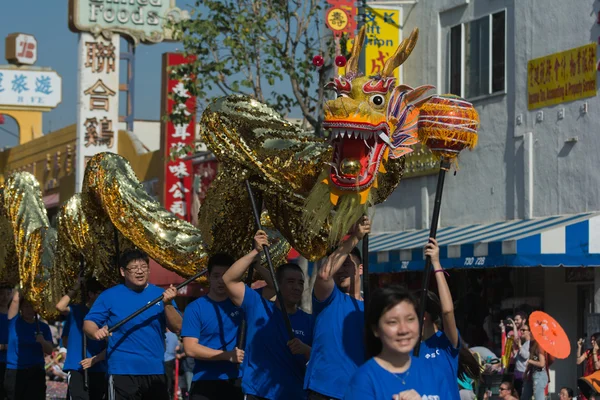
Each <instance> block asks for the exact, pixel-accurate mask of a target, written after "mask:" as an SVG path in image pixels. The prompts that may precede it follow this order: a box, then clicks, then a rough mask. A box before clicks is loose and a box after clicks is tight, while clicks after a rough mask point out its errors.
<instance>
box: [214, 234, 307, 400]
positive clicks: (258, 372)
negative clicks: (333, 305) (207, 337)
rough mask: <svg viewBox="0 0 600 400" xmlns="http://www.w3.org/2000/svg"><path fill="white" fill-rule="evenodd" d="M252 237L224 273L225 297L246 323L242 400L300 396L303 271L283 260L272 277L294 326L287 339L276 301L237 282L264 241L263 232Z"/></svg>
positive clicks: (304, 345) (304, 348)
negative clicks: (252, 245) (248, 246)
mask: <svg viewBox="0 0 600 400" xmlns="http://www.w3.org/2000/svg"><path fill="white" fill-rule="evenodd" d="M254 241H255V248H254V250H252V251H251V252H250V253H248V254H246V255H245V256H244V257H242V258H240V259H239V260H237V261H236V262H235V263H234V264H233V265H232V266H231V267H230V268H229V269H228V270H227V272H226V273H225V274H224V275H223V282H224V283H225V286H226V288H227V293H228V294H229V298H230V299H231V301H232V302H233V304H235V305H237V306H240V307H241V308H242V310H243V311H244V314H245V317H246V322H247V325H248V328H247V332H246V343H247V345H246V354H245V356H244V363H243V378H242V389H243V391H244V393H245V394H246V399H247V400H251V399H268V400H282V399H285V400H304V399H305V398H306V394H305V392H304V390H303V389H302V382H303V381H304V370H305V365H306V361H307V360H308V359H309V358H310V344H311V343H312V318H311V316H310V315H309V314H307V313H305V312H304V311H302V310H301V309H299V308H298V304H299V303H300V300H301V299H302V292H303V290H304V274H303V272H302V269H301V268H300V267H299V266H298V265H296V264H283V265H281V266H279V268H277V273H276V277H275V279H276V280H277V283H278V284H279V288H280V290H281V295H282V298H283V303H284V304H283V306H284V307H285V310H286V311H287V313H288V315H289V318H290V322H291V325H292V330H293V331H294V332H293V333H294V336H295V337H294V338H293V339H292V340H290V337H289V334H288V332H287V330H286V327H285V323H284V317H283V314H282V312H281V305H280V304H279V302H278V301H276V302H271V301H269V300H267V299H265V298H263V297H262V296H261V295H260V294H258V293H257V292H256V291H254V290H252V289H250V288H249V287H247V286H246V285H245V284H244V282H243V281H242V279H243V277H244V274H245V273H246V271H247V270H248V267H250V265H251V264H252V263H253V262H254V260H255V258H256V257H257V256H258V255H259V254H260V252H261V251H262V249H263V246H266V245H268V237H267V234H266V233H265V232H264V231H258V232H257V233H256V236H255V237H254Z"/></svg>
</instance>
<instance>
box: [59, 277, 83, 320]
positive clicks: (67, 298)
mask: <svg viewBox="0 0 600 400" xmlns="http://www.w3.org/2000/svg"><path fill="white" fill-rule="evenodd" d="M80 287H81V278H79V279H77V281H75V284H74V285H73V287H72V288H71V290H69V291H68V292H67V294H65V295H64V296H63V297H62V298H61V299H60V300H59V301H58V303H56V310H57V311H58V312H59V313H61V314H62V315H69V312H71V308H70V307H69V304H70V303H71V299H72V298H73V297H74V296H75V293H77V291H78V290H79V288H80Z"/></svg>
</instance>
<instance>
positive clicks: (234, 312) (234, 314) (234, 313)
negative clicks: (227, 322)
mask: <svg viewBox="0 0 600 400" xmlns="http://www.w3.org/2000/svg"><path fill="white" fill-rule="evenodd" d="M238 315H240V310H237V311H233V312H232V313H231V314H229V316H230V317H231V318H235V317H237V316H238Z"/></svg>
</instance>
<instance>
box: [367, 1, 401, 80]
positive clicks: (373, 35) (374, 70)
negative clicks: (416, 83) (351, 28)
mask: <svg viewBox="0 0 600 400" xmlns="http://www.w3.org/2000/svg"><path fill="white" fill-rule="evenodd" d="M365 25H366V26H367V28H366V34H367V35H366V36H367V40H366V44H365V46H364V49H365V62H366V65H365V67H364V71H365V73H366V74H367V75H378V74H380V73H381V70H382V69H383V65H384V64H385V61H386V60H387V59H388V58H390V57H391V56H392V55H393V54H394V51H396V49H397V48H398V45H399V44H400V38H401V37H400V10H399V9H380V8H367V9H366V10H365ZM394 74H395V76H396V82H397V83H399V82H400V81H399V78H400V68H397V69H396V71H395V72H394Z"/></svg>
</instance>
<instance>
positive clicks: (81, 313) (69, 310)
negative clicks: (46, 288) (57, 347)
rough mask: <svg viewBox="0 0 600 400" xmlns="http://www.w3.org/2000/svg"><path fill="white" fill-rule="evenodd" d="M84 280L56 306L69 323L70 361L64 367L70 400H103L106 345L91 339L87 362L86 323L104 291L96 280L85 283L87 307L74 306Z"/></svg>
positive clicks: (66, 340) (65, 334)
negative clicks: (86, 385) (85, 374)
mask: <svg viewBox="0 0 600 400" xmlns="http://www.w3.org/2000/svg"><path fill="white" fill-rule="evenodd" d="M81 283H82V279H81V278H80V279H78V280H77V281H76V282H75V285H74V286H73V288H72V289H71V290H70V291H69V292H67V294H65V295H64V296H63V297H62V298H61V299H60V300H59V301H58V303H56V309H57V310H58V312H60V313H61V314H62V315H64V316H65V317H66V319H67V323H66V324H65V325H66V327H67V329H65V330H63V334H62V338H63V343H65V344H66V348H67V359H66V360H65V364H64V366H63V371H65V372H66V373H67V374H68V376H69V380H68V381H69V389H68V390H69V396H68V398H69V399H70V400H89V399H95V400H103V399H104V396H105V395H106V362H105V361H104V360H105V358H106V342H105V341H96V340H92V339H88V340H87V343H86V356H85V358H83V319H84V317H85V316H86V314H87V313H88V311H89V309H90V307H91V306H92V305H93V304H94V302H95V301H96V299H97V298H98V296H99V295H100V293H102V291H103V290H104V287H102V285H100V283H98V281H97V280H96V279H93V278H92V279H89V280H88V281H87V282H86V283H85V288H84V289H85V290H84V291H85V292H87V299H86V302H85V304H71V300H72V299H73V297H74V296H75V294H76V293H77V292H79V291H80V289H81ZM84 370H87V371H88V389H86V388H85V382H84Z"/></svg>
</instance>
